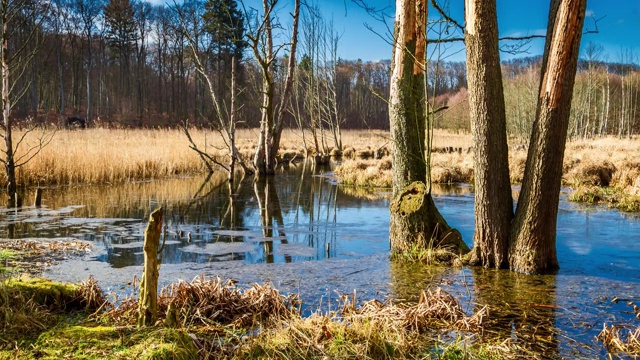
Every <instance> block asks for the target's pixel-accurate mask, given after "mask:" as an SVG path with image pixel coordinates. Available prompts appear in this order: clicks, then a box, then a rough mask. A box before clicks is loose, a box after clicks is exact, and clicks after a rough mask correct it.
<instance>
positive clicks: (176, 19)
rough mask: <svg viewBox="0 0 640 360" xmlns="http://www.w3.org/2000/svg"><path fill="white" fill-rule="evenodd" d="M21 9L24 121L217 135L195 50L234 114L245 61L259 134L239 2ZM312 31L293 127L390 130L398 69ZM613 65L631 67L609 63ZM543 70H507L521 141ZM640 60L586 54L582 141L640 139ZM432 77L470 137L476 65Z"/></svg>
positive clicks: (574, 130) (519, 63) (32, 5)
mask: <svg viewBox="0 0 640 360" xmlns="http://www.w3.org/2000/svg"><path fill="white" fill-rule="evenodd" d="M16 2H20V5H19V6H18V9H22V10H19V11H18V18H19V17H20V15H22V16H23V18H21V19H19V21H16V20H13V22H12V26H13V27H14V28H15V31H13V32H11V35H12V36H11V38H10V39H9V49H10V51H11V50H12V49H20V48H23V47H24V48H27V49H28V50H29V53H30V54H33V56H32V58H31V59H30V61H25V64H28V66H25V67H23V68H21V69H20V70H21V71H20V72H19V73H18V74H17V75H14V76H15V77H16V79H15V82H16V85H15V88H16V89H23V91H20V93H19V95H20V96H18V97H17V99H16V101H15V103H14V106H13V109H12V113H13V115H14V116H15V117H16V118H17V119H27V118H29V117H31V118H35V119H36V121H38V122H40V123H47V124H52V123H53V124H58V125H62V123H63V121H64V119H65V118H66V117H68V116H77V117H82V118H87V119H88V125H89V126H135V127H138V126H139V127H156V126H176V125H178V124H179V123H180V122H181V121H184V120H187V119H188V120H189V121H190V122H191V123H192V124H196V125H198V124H199V125H204V124H208V123H209V122H208V120H210V119H209V118H210V117H211V116H213V113H214V111H213V104H212V103H211V99H210V96H209V94H208V93H207V91H208V89H207V87H206V85H205V83H204V81H203V79H202V77H201V76H199V75H198V72H197V69H196V65H195V62H194V59H193V55H192V53H191V50H190V49H189V46H190V41H193V42H194V43H195V44H196V48H197V52H198V53H199V55H200V57H201V58H202V59H206V61H205V62H204V64H203V65H204V67H205V68H206V72H207V73H208V74H209V77H210V78H211V79H212V81H213V83H214V87H215V90H216V91H217V93H218V97H219V98H220V99H223V101H224V102H225V103H228V102H229V101H230V99H229V97H230V72H231V65H230V64H231V58H232V57H233V56H235V57H236V58H237V59H241V61H240V66H239V70H238V72H239V75H238V80H237V81H238V82H239V88H240V89H241V91H240V94H239V95H238V99H239V100H240V101H239V103H240V104H242V105H241V106H240V107H239V109H238V111H237V116H238V119H239V123H238V126H241V127H258V126H259V125H260V118H261V109H260V106H261V105H260V104H261V97H262V94H261V91H262V89H261V83H260V82H261V80H262V78H261V74H260V67H259V64H258V63H257V61H256V60H255V59H254V58H253V57H252V56H251V55H250V51H248V44H247V42H246V36H247V34H246V32H247V30H246V28H247V26H246V24H247V23H248V22H252V21H253V22H255V21H256V20H255V19H256V18H257V16H258V14H257V11H256V10H254V9H251V8H247V7H244V6H243V4H242V3H240V2H236V1H233V0H187V1H184V2H182V3H180V4H174V5H152V4H150V3H147V2H144V1H139V0H109V1H106V0H54V1H51V2H40V1H37V0H21V1H16ZM34 9H36V11H34ZM34 14H39V15H37V16H34ZM283 16H284V15H283ZM277 26H279V25H276V26H274V27H277ZM301 27H302V31H301V35H300V39H299V43H300V47H301V49H300V50H299V51H298V55H297V58H298V67H297V70H296V75H295V80H294V89H293V92H292V95H291V96H292V98H291V106H290V109H289V111H288V113H287V114H286V118H287V123H288V124H289V126H292V127H295V126H298V124H301V123H304V124H312V123H313V124H315V125H313V126H315V127H316V128H318V127H323V126H326V127H327V128H331V127H335V126H336V125H339V127H340V128H342V129H347V128H376V129H388V128H389V113H388V104H387V101H386V99H388V97H389V76H390V73H389V72H390V68H391V62H390V61H389V60H383V61H362V60H345V59H340V58H339V57H338V56H337V53H338V52H339V51H338V50H339V46H340V42H339V39H340V36H339V34H338V31H336V29H335V28H334V26H333V23H332V21H330V20H328V19H325V18H323V17H322V15H321V13H320V11H319V8H318V7H316V8H313V7H306V8H305V9H303V14H302V16H301ZM281 30H282V31H283V32H284V31H286V29H281ZM372 36H373V35H372ZM390 55H391V54H390ZM607 55H609V56H607ZM614 56H615V57H617V58H620V61H619V62H617V63H610V62H605V61H604V59H607V58H610V57H614ZM540 60H541V58H540V57H526V58H519V59H515V60H510V61H504V62H502V74H503V77H504V87H505V96H506V99H505V101H506V112H507V129H508V133H509V134H510V135H511V136H514V137H520V138H522V139H526V138H528V134H529V133H530V131H531V124H532V123H533V119H534V117H535V108H536V101H537V99H536V94H537V91H538V82H539V72H540V62H541V61H540ZM634 60H636V59H635V58H634V54H631V53H626V54H620V55H618V54H615V55H614V54H603V50H602V48H601V47H599V46H598V45H596V44H593V43H590V44H588V46H586V50H584V54H582V60H581V61H580V64H579V72H578V74H577V79H576V86H575V96H574V100H573V107H572V114H571V125H570V128H569V136H570V137H571V138H579V137H593V136H599V135H605V134H608V135H618V136H623V135H625V136H630V135H633V134H637V133H638V132H639V131H640V111H639V107H640V101H639V100H640V68H639V67H638V66H637V65H625V63H626V64H633V63H634ZM635 62H637V61H635ZM286 63H287V54H286V53H283V55H282V56H281V61H280V62H279V63H277V64H276V65H275V70H276V71H275V73H276V78H275V79H274V80H275V83H276V92H277V91H279V90H278V89H282V88H283V87H284V81H285V76H284V72H285V71H284V68H286ZM279 68H282V69H283V71H282V72H281V73H282V76H279V75H280V72H278V69H279ZM427 70H428V73H427V76H428V87H429V89H430V91H429V93H430V94H435V98H434V100H433V101H434V105H437V106H441V105H447V106H448V109H447V110H446V111H443V112H439V113H438V114H437V117H436V123H435V125H436V127H439V128H445V129H452V130H457V131H459V130H465V131H468V130H469V126H470V125H469V108H468V102H467V79H466V69H465V63H464V62H449V61H442V62H439V61H436V60H435V59H432V60H431V62H430V63H429V66H428V69H427Z"/></svg>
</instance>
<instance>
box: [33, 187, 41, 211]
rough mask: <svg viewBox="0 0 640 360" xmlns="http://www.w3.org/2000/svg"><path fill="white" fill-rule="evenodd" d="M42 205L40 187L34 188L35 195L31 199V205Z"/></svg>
mask: <svg viewBox="0 0 640 360" xmlns="http://www.w3.org/2000/svg"><path fill="white" fill-rule="evenodd" d="M41 205H42V188H37V189H36V195H35V197H34V199H33V206H35V207H40V206H41Z"/></svg>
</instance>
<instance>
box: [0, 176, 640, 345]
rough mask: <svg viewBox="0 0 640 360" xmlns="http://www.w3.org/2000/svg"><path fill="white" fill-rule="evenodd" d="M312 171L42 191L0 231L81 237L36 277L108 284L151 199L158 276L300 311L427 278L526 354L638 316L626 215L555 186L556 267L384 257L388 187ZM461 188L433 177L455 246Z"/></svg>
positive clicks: (130, 259) (467, 233)
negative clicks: (267, 290) (250, 289)
mask: <svg viewBox="0 0 640 360" xmlns="http://www.w3.org/2000/svg"><path fill="white" fill-rule="evenodd" d="M326 172H327V169H318V170H316V169H312V168H310V167H305V166H302V165H300V166H298V167H295V168H293V169H291V170H290V171H288V172H284V173H282V174H278V175H277V176H276V177H275V178H273V179H270V180H269V181H267V182H264V183H256V184H254V183H253V182H252V181H251V180H249V181H244V182H240V183H236V184H235V185H234V186H233V187H231V188H230V187H229V186H228V184H227V183H226V182H224V180H223V179H222V178H220V177H216V176H217V175H216V176H214V177H213V178H212V179H210V181H209V182H207V183H204V184H203V180H204V179H203V178H191V179H171V180H165V181H157V182H146V183H135V184H128V185H123V186H117V187H115V186H114V187H82V188H60V189H47V190H46V191H45V195H44V199H43V204H45V206H44V207H43V208H41V209H35V208H29V207H26V208H23V209H21V210H19V211H15V210H8V209H3V208H0V237H2V238H64V237H74V238H79V239H84V240H90V241H92V242H94V243H95V247H94V251H93V252H92V253H90V254H88V255H87V256H86V257H85V258H84V259H75V260H70V261H65V262H63V263H60V264H58V265H56V266H53V267H51V268H49V269H48V270H47V272H46V274H45V275H46V276H47V277H50V278H54V279H58V280H64V281H82V280H84V279H86V278H87V277H88V276H89V275H93V276H94V277H95V278H96V279H97V280H98V282H99V283H100V284H101V285H102V286H103V287H104V288H106V289H107V290H108V291H113V292H116V293H120V294H121V293H126V292H130V291H131V288H130V287H128V286H126V285H125V283H126V282H130V281H131V280H132V279H133V277H134V276H135V275H139V274H140V273H141V264H142V233H143V231H144V227H145V225H146V222H145V219H146V217H148V215H149V213H150V211H151V210H153V209H154V208H155V207H157V206H160V205H162V206H163V207H164V208H165V223H166V225H167V231H166V233H167V240H166V250H165V253H164V258H163V265H162V268H161V271H160V278H161V282H162V283H163V284H168V283H170V282H174V281H177V280H180V279H182V280H191V279H193V278H194V277H196V276H198V275H201V274H206V275H207V276H220V277H221V278H223V279H224V278H233V279H236V280H239V281H240V285H241V286H248V285H250V284H252V283H254V282H265V281H271V282H273V283H274V284H275V286H276V287H277V288H279V289H281V291H282V292H284V293H289V292H296V293H300V294H301V297H302V299H303V301H304V302H305V303H306V304H307V306H308V307H307V308H308V309H317V308H318V307H320V308H323V309H327V308H331V306H335V304H336V298H337V297H338V295H340V294H345V293H352V292H353V290H354V289H356V290H357V292H358V298H359V299H360V300H363V301H364V300H369V299H371V298H378V299H381V300H383V299H393V300H398V301H415V300H416V299H417V297H418V295H419V293H420V292H421V291H422V290H424V289H426V288H428V287H430V286H436V285H437V286H442V287H443V288H445V289H446V290H447V291H449V292H452V293H453V294H454V295H456V296H457V297H458V298H460V299H461V302H462V304H463V306H464V307H465V309H466V310H468V311H469V312H470V311H473V310H474V309H476V308H478V307H480V306H484V305H487V306H488V307H489V309H490V313H489V314H490V315H489V319H490V320H489V326H488V327H487V330H486V331H485V334H484V335H485V336H487V337H491V338H495V339H500V340H506V341H509V342H512V343H515V344H518V345H520V346H523V347H525V348H527V349H528V351H531V353H529V355H531V356H534V357H548V358H560V357H565V358H574V357H587V358H597V357H602V356H604V355H605V352H604V349H603V348H602V346H600V345H599V344H598V343H597V342H596V341H595V336H596V335H597V334H598V333H599V332H600V330H601V329H602V326H603V324H604V323H607V324H618V325H628V326H638V325H640V321H639V320H636V319H635V314H634V313H633V305H630V304H631V303H632V302H633V303H635V304H636V305H639V306H640V246H639V244H640V217H639V216H637V215H633V214H623V213H620V212H618V211H615V210H610V209H607V208H603V207H596V206H584V205H578V204H574V203H569V202H567V201H565V198H566V194H563V199H562V201H561V202H560V212H559V218H558V241H557V242H558V243H557V249H558V257H559V261H560V266H561V270H560V272H559V273H558V274H557V275H554V276H523V275H517V274H512V273H510V272H508V271H494V270H483V269H475V268H464V269H446V268H435V267H424V266H417V265H406V264H399V263H394V262H391V261H389V256H388V254H389V245H388V226H389V214H388V200H387V199H386V197H385V195H388V194H363V193H358V192H357V191H355V190H354V189H349V188H342V187H340V186H337V185H336V184H335V182H333V181H332V179H331V178H330V177H328V176H324V175H323V174H326ZM471 191H472V189H471V187H470V186H467V185H460V186H451V187H442V188H437V189H435V200H436V203H437V205H438V207H439V209H440V210H441V212H442V213H443V215H444V216H445V218H446V219H447V220H448V221H449V222H450V224H451V225H453V226H454V227H457V228H458V229H459V230H460V231H461V233H462V235H463V238H464V239H465V241H466V242H467V243H468V244H469V245H471V241H472V237H473V227H474V218H473V194H472V192H471ZM28 197H29V194H26V198H28ZM614 297H615V298H617V299H619V301H617V302H614V301H612V299H614ZM526 354H527V353H523V355H526Z"/></svg>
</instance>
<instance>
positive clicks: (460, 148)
mask: <svg viewBox="0 0 640 360" xmlns="http://www.w3.org/2000/svg"><path fill="white" fill-rule="evenodd" d="M36 135H37V134H36V133H30V134H28V135H27V137H26V140H25V143H28V144H34V143H35V142H36V140H37V139H36ZM191 135H192V137H193V139H194V141H195V142H196V143H197V144H199V146H200V147H201V148H206V149H207V151H208V152H209V153H211V154H212V155H214V156H216V157H218V158H220V159H223V161H224V157H225V154H226V151H225V150H224V148H225V147H224V143H223V141H222V139H221V138H220V136H219V135H218V134H217V133H215V132H210V131H203V130H197V129H193V130H192V131H191ZM17 136H20V134H18V135H17ZM256 139H257V129H243V130H239V131H238V134H237V146H238V149H239V151H240V152H241V154H243V156H244V157H245V159H251V157H252V155H253V153H254V151H255V145H256V142H257V140H256ZM342 143H343V144H344V145H343V151H342V160H343V163H342V165H341V166H339V167H338V169H337V170H336V175H337V176H338V178H339V179H340V181H341V182H342V183H344V184H350V185H356V186H360V187H390V185H391V160H390V157H389V154H390V150H391V142H390V139H389V134H388V132H384V131H367V130H348V131H344V132H343V136H342ZM311 144H312V142H311V139H310V138H309V134H306V141H303V137H302V133H301V132H300V131H297V130H285V132H284V134H283V137H282V141H281V151H280V155H281V156H282V157H283V158H287V159H291V158H293V157H296V158H298V159H302V158H304V155H305V154H306V153H309V154H311V155H313V151H312V149H311V148H310V147H311ZM639 145H640V144H639V140H628V139H617V138H602V139H594V140H588V141H575V142H570V143H568V144H567V150H566V153H565V160H564V167H563V171H564V176H563V183H564V185H565V186H570V187H572V188H574V189H581V190H580V191H579V193H578V194H576V195H575V196H573V199H574V200H576V201H583V202H584V201H586V202H603V203H607V204H610V205H612V206H617V207H619V208H620V209H622V210H627V211H637V210H638V209H640V160H639V159H640V146H639ZM305 146H306V147H307V148H308V149H305ZM472 146H473V141H472V137H471V135H470V134H455V133H450V132H445V131H440V130H437V131H436V132H435V138H434V143H433V158H432V180H433V182H435V183H445V184H446V183H456V182H464V183H472V182H473V151H471V148H472ZM24 148H27V147H26V146H25V147H24ZM327 152H328V153H330V154H334V155H336V154H337V153H338V152H337V151H336V150H335V149H333V148H331V147H330V148H329V149H327ZM526 156H527V150H526V148H525V147H524V146H522V145H520V144H512V146H511V149H510V151H509V167H510V173H511V180H512V182H513V183H519V182H521V181H522V176H523V173H524V168H525V163H526ZM204 171H205V168H204V166H203V165H202V163H201V161H200V159H199V158H198V156H197V154H196V153H195V152H194V151H192V150H191V149H190V148H189V145H188V142H187V140H186V137H185V135H184V134H183V133H182V131H181V130H178V129H136V130H131V129H87V130H73V131H69V130H59V131H57V132H56V133H55V135H54V136H53V140H52V141H51V143H50V144H49V145H48V146H47V147H46V148H44V149H43V150H42V152H41V153H40V154H39V155H38V156H36V157H35V158H33V160H32V161H30V162H29V163H27V164H26V165H25V166H23V167H20V168H19V169H18V173H17V175H18V182H19V184H20V185H22V186H24V187H31V186H36V185H39V186H49V185H70V184H117V183H124V182H129V181H139V180H147V179H158V178H167V177H173V176H180V175H191V174H194V173H203V172H204ZM5 183H6V178H5V174H4V172H0V184H5Z"/></svg>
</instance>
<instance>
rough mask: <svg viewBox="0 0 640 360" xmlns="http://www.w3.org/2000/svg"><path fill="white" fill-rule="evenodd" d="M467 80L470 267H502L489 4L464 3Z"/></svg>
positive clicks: (500, 126)
mask: <svg viewBox="0 0 640 360" xmlns="http://www.w3.org/2000/svg"><path fill="white" fill-rule="evenodd" d="M465 14H466V17H465V19H466V27H465V28H466V34H465V44H466V49H467V79H468V86H469V108H470V111H471V131H472V133H473V138H474V150H475V155H474V157H475V159H474V174H475V176H474V177H475V218H476V225H475V236H474V248H473V252H472V257H471V264H474V265H482V266H485V267H494V268H508V266H509V262H508V251H509V235H510V229H511V228H510V226H511V219H512V218H513V199H512V198H511V183H510V179H509V162H508V146H507V125H506V123H507V120H506V113H505V102H504V93H503V86H502V72H501V69H500V58H499V48H498V20H497V15H496V2H495V0H466V1H465Z"/></svg>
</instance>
